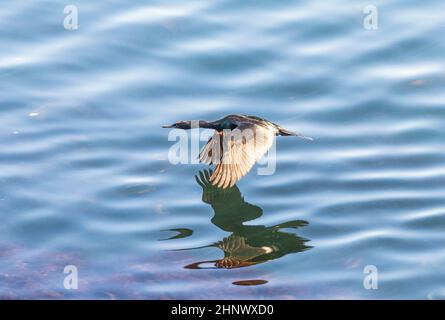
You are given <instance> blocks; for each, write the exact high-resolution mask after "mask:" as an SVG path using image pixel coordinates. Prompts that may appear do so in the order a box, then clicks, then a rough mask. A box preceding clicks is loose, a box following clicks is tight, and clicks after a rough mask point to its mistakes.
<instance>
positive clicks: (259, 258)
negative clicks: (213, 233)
mask: <svg viewBox="0 0 445 320" xmlns="http://www.w3.org/2000/svg"><path fill="white" fill-rule="evenodd" d="M211 174H212V172H211V171H208V170H203V171H200V172H199V176H198V175H197V176H195V178H196V181H197V182H198V184H199V185H200V186H201V187H202V190H203V193H202V200H203V201H204V202H205V203H207V204H210V205H211V206H212V208H213V210H214V212H215V215H214V216H213V218H212V220H211V221H212V223H213V224H214V225H215V226H217V227H218V228H220V229H222V230H224V231H226V232H229V233H231V234H230V235H229V236H228V237H225V238H223V239H222V240H220V241H218V242H216V243H213V244H211V245H208V246H204V247H198V248H190V249H183V250H193V249H201V248H208V247H216V248H218V249H220V250H222V251H223V252H224V258H223V259H218V260H208V261H199V262H195V263H192V264H189V265H187V266H185V268H187V269H210V268H212V269H213V268H224V269H233V268H241V267H247V266H252V265H255V264H259V263H264V262H266V261H270V260H274V259H278V258H281V257H283V256H285V255H287V254H289V253H296V252H302V251H305V250H308V249H310V248H312V247H311V246H307V245H306V242H308V241H309V240H308V239H304V238H302V237H299V236H298V235H296V234H295V233H292V232H285V231H283V229H298V228H300V227H304V226H306V225H308V222H306V221H303V220H292V221H288V222H285V223H280V224H277V225H274V226H270V227H268V226H264V225H244V222H247V221H252V220H255V219H258V218H259V217H261V216H262V215H263V210H262V209H261V208H260V207H258V206H255V205H252V204H250V203H248V202H246V201H244V198H243V196H242V194H241V192H240V190H239V189H238V187H237V186H236V185H235V186H233V187H232V188H228V189H221V188H218V187H216V186H213V185H212V184H211V183H210V181H209V180H210V176H211ZM175 230H176V231H178V230H179V229H175ZM188 233H189V234H191V232H188ZM180 234H181V233H180ZM179 237H181V236H179ZM174 238H176V239H177V238H178V236H175V237H174ZM170 239H172V238H170Z"/></svg>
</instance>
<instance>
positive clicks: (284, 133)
mask: <svg viewBox="0 0 445 320" xmlns="http://www.w3.org/2000/svg"><path fill="white" fill-rule="evenodd" d="M278 134H279V135H280V136H296V137H299V138H302V139H306V140H314V139H312V138H311V137H306V136H303V135H302V134H300V133H297V132H294V131H289V130H287V129H284V128H281V127H279V128H278Z"/></svg>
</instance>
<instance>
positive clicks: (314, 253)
mask: <svg viewBox="0 0 445 320" xmlns="http://www.w3.org/2000/svg"><path fill="white" fill-rule="evenodd" d="M68 4H74V5H76V6H77V7H78V10H79V29H78V30H73V31H68V30H65V29H64V27H63V19H64V14H63V9H64V7H65V5H68ZM368 4H369V3H368V2H366V1H346V0H344V1H342V0H335V1H329V2H326V1H318V0H317V1H279V2H278V1H271V0H267V1H262V2H258V1H242V2H240V1H233V0H230V1H229V0H226V1H223V0H217V1H207V2H205V1H195V0H191V1H186V2H184V1H176V0H172V1H155V0H153V1H137V2H128V1H106V2H94V3H91V2H89V1H84V0H78V1H75V2H73V3H71V2H70V3H64V2H60V1H44V0H39V1H30V0H21V1H7V2H5V3H4V4H3V5H2V7H1V9H0V40H1V41H0V92H1V94H0V119H1V131H0V137H1V139H0V218H1V224H0V257H1V259H0V297H1V298H33V299H42V298H55V299H67V298H88V299H128V298H136V299H174V298H181V299H191V298H195V299H199V298H211V299H238V298H239V299H313V298H323V299H338V298H352V299H388V298H396V299H404V298H412V299H428V298H432V299H440V298H444V297H445V274H444V272H443V270H444V268H445V248H444V243H445V233H444V232H443V230H444V229H443V228H444V227H445V165H444V160H445V154H444V147H445V139H444V138H445V90H444V87H445V73H444V69H445V68H444V67H445V61H444V52H445V43H444V38H443V34H444V32H445V18H444V16H443V14H442V13H443V10H444V3H443V1H439V0H437V1H401V0H392V1H374V2H373V4H374V5H376V6H377V7H378V9H379V28H378V30H366V29H364V28H363V17H364V14H363V11H362V10H363V8H364V7H365V6H366V5H368ZM231 113H245V114H254V115H257V116H262V117H265V118H267V119H269V120H272V121H274V122H277V123H279V124H281V125H283V126H284V127H286V128H288V129H291V130H297V131H299V132H302V133H304V134H306V135H309V136H312V137H314V141H312V142H310V141H303V140H298V139H293V138H287V137H282V138H280V139H278V141H277V151H278V158H277V170H276V172H275V174H273V175H270V176H258V175H257V174H256V171H255V170H256V168H254V170H253V171H252V172H251V173H250V174H249V175H248V176H246V177H245V178H244V179H242V180H241V181H240V182H239V183H238V184H237V186H236V187H234V188H233V189H230V190H226V191H224V192H222V191H218V190H213V189H212V187H211V186H209V185H208V183H207V182H206V173H205V171H203V170H206V169H207V168H206V167H205V166H203V165H200V164H193V165H172V164H170V162H169V161H168V159H167V153H168V150H169V148H170V147H171V145H172V142H171V141H168V139H167V136H168V131H166V130H165V129H162V128H161V125H165V124H170V123H173V122H175V121H178V120H189V119H207V120H214V119H218V118H220V117H222V116H224V115H226V114H231ZM195 176H196V178H195ZM66 265H74V266H76V267H77V268H78V271H79V289H78V290H66V289H65V288H64V286H63V280H64V277H65V274H64V273H63V269H64V267H65V266H66ZM367 265H374V266H376V267H377V269H378V272H379V277H378V280H379V282H378V290H366V289H365V288H364V286H363V279H364V276H365V275H364V274H363V270H364V268H365V266H367Z"/></svg>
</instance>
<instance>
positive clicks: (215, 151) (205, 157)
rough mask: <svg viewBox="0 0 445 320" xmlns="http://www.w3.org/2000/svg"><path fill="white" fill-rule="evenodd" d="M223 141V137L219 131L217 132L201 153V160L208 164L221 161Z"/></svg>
mask: <svg viewBox="0 0 445 320" xmlns="http://www.w3.org/2000/svg"><path fill="white" fill-rule="evenodd" d="M221 142H222V139H221V136H220V134H219V132H215V134H214V135H213V136H212V137H211V138H210V139H209V141H207V144H206V145H205V146H204V148H203V149H202V150H201V152H200V153H199V161H201V162H202V163H205V164H208V165H211V164H215V163H219V161H220V159H221Z"/></svg>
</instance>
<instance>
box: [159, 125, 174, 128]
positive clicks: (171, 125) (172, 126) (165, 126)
mask: <svg viewBox="0 0 445 320" xmlns="http://www.w3.org/2000/svg"><path fill="white" fill-rule="evenodd" d="M162 128H173V125H171V126H162Z"/></svg>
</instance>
